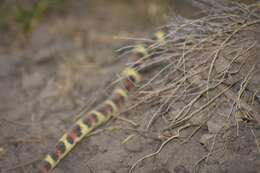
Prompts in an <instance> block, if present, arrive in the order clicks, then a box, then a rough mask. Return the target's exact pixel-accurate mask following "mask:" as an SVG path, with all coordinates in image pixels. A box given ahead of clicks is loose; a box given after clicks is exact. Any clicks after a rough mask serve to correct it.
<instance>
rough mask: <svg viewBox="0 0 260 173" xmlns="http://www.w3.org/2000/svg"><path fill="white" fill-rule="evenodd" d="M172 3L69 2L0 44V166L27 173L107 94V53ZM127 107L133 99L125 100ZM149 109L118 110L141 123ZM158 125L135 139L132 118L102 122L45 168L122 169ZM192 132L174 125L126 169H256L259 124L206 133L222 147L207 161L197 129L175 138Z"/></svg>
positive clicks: (162, 18)
mask: <svg viewBox="0 0 260 173" xmlns="http://www.w3.org/2000/svg"><path fill="white" fill-rule="evenodd" d="M174 5H176V4H175V3H171V2H170V1H164V3H160V2H159V1H156V0H154V1H147V2H146V3H140V2H138V1H131V2H128V1H127V2H125V1H119V0H118V1H116V0H113V3H111V1H105V0H99V1H94V0H93V1H91V0H90V1H79V2H73V3H69V4H68V5H67V7H66V8H68V11H67V12H66V13H65V14H62V15H54V16H49V17H48V18H46V19H44V20H43V21H42V22H41V23H40V24H39V25H38V26H37V27H36V28H35V29H34V30H33V31H32V33H30V34H29V35H27V37H26V38H25V37H24V36H20V35H19V34H18V35H17V37H16V38H15V39H12V40H11V41H8V43H6V42H5V43H4V44H1V46H0V101H1V102H0V112H1V115H0V171H1V172H3V173H4V172H5V173H7V172H8V173H29V172H34V170H35V169H36V165H37V163H38V161H39V160H40V159H41V158H42V157H43V156H44V155H45V154H46V153H48V151H50V149H51V148H53V146H54V145H55V144H56V142H57V141H58V139H59V138H60V137H61V136H62V134H63V133H64V132H65V131H66V129H68V128H69V127H70V126H71V124H72V123H73V122H75V120H76V119H77V118H79V117H80V112H82V111H83V110H85V111H87V110H90V109H92V108H93V107H95V106H96V105H98V104H99V103H100V102H101V101H102V100H103V99H104V98H106V96H108V95H109V93H110V91H111V89H112V88H111V87H109V86H110V84H111V82H112V81H114V80H116V76H117V74H118V73H119V72H120V71H121V70H122V69H123V68H124V67H125V64H126V62H127V57H126V58H122V57H117V56H116V55H115V53H114V52H113V51H114V50H115V49H116V48H118V47H120V46H122V45H124V44H125V43H127V42H129V38H140V37H148V36H149V34H150V33H152V32H153V31H154V30H156V29H157V27H159V26H162V25H164V24H166V21H167V20H169V16H171V17H172V16H174V15H176V14H174V12H173V11H174V10H173V9H176V6H174ZM179 10H180V8H179ZM185 10H187V9H186V8H185V9H183V11H185ZM175 11H176V10H175ZM180 11H182V10H180ZM188 11H189V10H188ZM177 15H178V14H177ZM187 15H188V14H187ZM133 103H135V99H132V100H131V101H130V103H129V105H131V104H133ZM157 109H158V106H156V105H149V104H144V105H142V106H140V107H137V108H136V109H133V110H131V111H127V112H125V113H123V114H122V115H121V116H123V117H126V118H128V119H130V120H132V121H133V122H135V123H137V124H138V126H137V127H138V129H142V127H143V126H145V124H146V122H147V119H148V117H150V116H151V114H153V112H155V111H156V110H157ZM223 109H225V108H223ZM160 125H162V124H160V123H158V124H157V125H156V126H155V127H153V129H152V130H151V132H150V133H148V134H147V135H142V134H139V133H138V132H136V131H135V130H134V129H137V127H135V126H133V125H132V124H129V123H127V122H125V121H121V120H112V121H111V122H109V123H108V124H107V125H105V126H104V127H102V128H101V129H104V130H103V131H98V133H97V134H94V135H93V136H90V137H88V138H86V139H84V140H83V141H82V142H81V143H80V144H79V145H78V146H77V147H76V148H75V149H74V150H73V151H72V152H71V153H70V154H69V155H68V156H67V157H66V158H65V159H64V160H63V161H62V162H61V163H60V164H59V165H58V166H57V168H56V169H55V170H54V171H53V172H54V173H74V172H75V173H127V172H128V171H129V168H130V167H131V166H132V165H133V164H134V163H135V162H136V161H137V160H138V159H140V158H141V157H143V156H145V155H147V154H149V153H153V152H154V151H156V150H157V149H158V147H159V146H160V144H161V143H162V141H161V140H160V139H158V138H157V137H153V136H158V134H156V133H155V132H157V131H156V128H157V126H160ZM122 127H124V128H122ZM193 130H194V129H190V128H189V129H187V130H184V131H183V132H182V134H181V137H179V138H176V139H175V140H173V141H171V142H170V143H168V144H167V145H166V146H165V147H164V148H163V149H162V151H161V152H160V153H159V154H158V155H156V156H155V157H151V158H148V159H146V160H144V161H143V162H141V163H140V164H138V165H137V166H136V168H135V170H134V172H136V173H190V172H192V171H191V170H194V169H195V170H197V172H202V173H219V172H220V173H245V172H248V173H260V146H259V137H260V127H259V126H255V125H252V124H250V123H249V124H248V123H243V122H242V123H241V125H240V135H239V137H237V136H236V128H235V127H233V128H229V129H227V130H225V131H223V132H222V131H221V132H220V133H219V134H216V135H215V136H214V140H215V141H216V146H218V147H219V148H221V151H222V152H220V153H219V154H216V155H214V157H213V156H212V157H211V155H207V154H208V151H210V150H211V146H209V145H207V144H205V143H204V145H202V144H201V142H200V141H201V137H202V136H205V134H208V129H207V127H206V126H205V127H202V128H200V129H199V131H198V132H197V133H196V134H195V135H194V136H193V137H192V138H191V139H190V140H189V141H188V142H186V143H183V141H184V140H185V139H186V138H187V137H188V136H189V135H190V134H191V133H192V131H193ZM227 139H228V140H227ZM223 148H224V149H223ZM201 162H203V164H201ZM201 165H203V166H201Z"/></svg>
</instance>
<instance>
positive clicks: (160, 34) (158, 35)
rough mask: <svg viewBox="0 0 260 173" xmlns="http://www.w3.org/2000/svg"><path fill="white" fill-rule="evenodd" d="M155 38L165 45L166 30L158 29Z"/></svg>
mask: <svg viewBox="0 0 260 173" xmlns="http://www.w3.org/2000/svg"><path fill="white" fill-rule="evenodd" d="M154 36H155V38H156V40H157V41H159V43H160V44H162V45H164V44H165V36H166V35H165V32H163V31H158V32H156V33H155V34H154Z"/></svg>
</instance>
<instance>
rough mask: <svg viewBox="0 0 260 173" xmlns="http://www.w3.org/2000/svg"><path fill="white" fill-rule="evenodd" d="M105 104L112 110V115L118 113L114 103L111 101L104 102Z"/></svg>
mask: <svg viewBox="0 0 260 173" xmlns="http://www.w3.org/2000/svg"><path fill="white" fill-rule="evenodd" d="M105 104H108V105H110V106H111V107H112V108H113V114H116V113H117V112H118V108H117V106H116V104H115V103H114V102H112V101H111V100H106V101H105Z"/></svg>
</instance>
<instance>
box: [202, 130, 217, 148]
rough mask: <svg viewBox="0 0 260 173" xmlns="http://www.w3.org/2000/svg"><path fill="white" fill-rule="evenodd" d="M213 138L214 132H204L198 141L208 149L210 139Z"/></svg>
mask: <svg viewBox="0 0 260 173" xmlns="http://www.w3.org/2000/svg"><path fill="white" fill-rule="evenodd" d="M213 138H214V134H208V133H206V134H204V135H202V136H201V138H200V143H201V144H202V145H204V146H205V147H206V148H207V149H208V150H209V149H210V144H211V140H212V139H213Z"/></svg>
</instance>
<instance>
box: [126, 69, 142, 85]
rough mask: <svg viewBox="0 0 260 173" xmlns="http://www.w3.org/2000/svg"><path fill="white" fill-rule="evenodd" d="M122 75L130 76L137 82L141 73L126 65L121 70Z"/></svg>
mask: <svg viewBox="0 0 260 173" xmlns="http://www.w3.org/2000/svg"><path fill="white" fill-rule="evenodd" d="M122 74H123V76H125V77H128V76H132V77H133V78H134V79H135V81H136V82H137V83H139V82H140V81H141V75H140V74H139V73H138V71H137V70H136V69H134V68H131V67H128V68H126V69H125V70H124V71H123V73H122Z"/></svg>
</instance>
